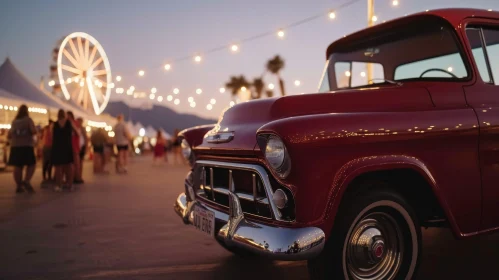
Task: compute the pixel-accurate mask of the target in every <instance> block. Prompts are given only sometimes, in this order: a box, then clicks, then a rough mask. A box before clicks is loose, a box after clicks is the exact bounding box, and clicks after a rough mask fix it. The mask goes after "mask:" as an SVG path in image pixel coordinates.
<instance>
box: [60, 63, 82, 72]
mask: <svg viewBox="0 0 499 280" xmlns="http://www.w3.org/2000/svg"><path fill="white" fill-rule="evenodd" d="M61 68H62V69H64V70H66V71H69V72H71V73H74V74H81V70H80V69H76V68H74V67H71V66H68V65H66V64H61Z"/></svg>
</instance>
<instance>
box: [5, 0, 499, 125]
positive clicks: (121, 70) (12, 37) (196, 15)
mask: <svg viewBox="0 0 499 280" xmlns="http://www.w3.org/2000/svg"><path fill="white" fill-rule="evenodd" d="M345 2H348V0H346V1H339V0H311V1H305V0H300V1H298V0H265V1H264V0H254V1H228V0H210V1H207V0H205V1H201V0H198V1H194V0H185V1H166V0H165V1H159V0H158V1H140V2H139V1H130V0H121V1H120V0H106V1H97V0H87V1H85V0H81V1H67V0H58V1H21V0H16V1H14V0H12V1H5V0H2V1H0V38H1V40H0V56H3V58H5V57H7V56H8V57H10V58H11V60H12V62H13V63H14V64H15V65H16V66H17V67H18V68H19V69H20V70H21V71H23V72H24V73H25V74H26V75H27V76H28V78H29V79H30V80H32V81H33V82H34V83H36V84H38V83H39V81H40V77H41V76H45V77H47V76H48V75H49V65H50V64H51V51H52V49H53V48H54V47H55V46H56V43H57V41H58V40H60V39H62V38H63V37H64V36H65V35H68V34H70V33H72V32H75V31H82V32H86V33H89V34H90V35H92V36H93V37H94V38H96V39H97V40H98V41H99V42H100V44H101V45H102V46H103V48H104V50H105V51H106V54H107V56H108V58H109V61H110V64H111V70H112V73H113V76H116V75H121V76H122V77H123V80H122V81H121V82H116V87H124V88H125V89H126V88H128V87H129V86H131V85H134V86H135V88H136V91H144V92H147V93H149V92H150V89H151V88H152V87H156V88H157V89H158V93H157V94H159V95H161V96H163V97H164V98H165V100H164V101H163V102H161V103H160V104H162V105H164V106H168V107H170V108H172V109H174V110H176V111H178V112H181V113H194V114H198V115H200V116H205V117H213V118H216V117H217V116H218V115H219V113H220V112H221V111H222V109H223V108H225V107H227V106H228V105H229V102H230V101H231V95H230V93H229V92H226V93H224V94H222V93H220V92H219V88H220V87H222V86H224V84H225V83H226V82H227V81H228V80H229V77H230V76H231V75H240V74H243V75H245V76H246V78H248V79H249V80H252V79H253V78H255V77H257V76H259V75H261V74H262V72H263V71H264V65H265V63H266V61H267V60H268V59H269V58H271V57H273V56H275V55H276V54H279V55H280V56H281V57H283V58H284V60H285V63H286V66H285V69H284V71H283V72H282V76H283V78H284V80H285V83H286V88H287V91H288V93H289V94H298V93H302V92H314V91H316V90H317V86H318V82H319V78H320V74H321V72H322V70H323V65H324V62H325V49H326V47H327V46H328V44H330V43H331V42H332V41H334V40H336V39H338V38H340V37H341V36H343V35H346V34H349V33H352V32H354V31H357V30H359V29H362V28H364V27H365V26H366V24H367V19H366V17H367V16H366V13H367V12H366V2H367V1H365V0H360V1H358V2H356V3H355V4H353V5H351V6H349V7H347V8H344V9H341V10H338V11H337V12H336V19H334V20H330V19H329V18H328V16H327V13H328V11H329V10H330V9H333V8H335V7H337V6H339V5H341V4H343V3H345ZM391 3H392V0H375V14H376V15H377V17H378V22H382V21H383V20H390V19H394V18H397V17H401V16H404V15H405V14H411V13H415V12H420V11H424V10H426V9H435V8H445V7H472V8H480V9H494V10H499V1H497V0H473V1H471V0H469V1H464V0H461V1H457V0H438V1H435V0H399V5H398V6H396V7H394V6H392V4H391ZM320 13H323V14H324V16H323V17H321V18H318V19H316V20H313V21H311V22H308V23H306V24H303V25H300V26H298V27H295V28H292V29H290V30H285V32H286V33H285V37H284V39H278V38H277V36H276V35H275V32H277V30H278V29H279V28H281V27H283V26H286V25H288V24H290V23H292V22H295V21H299V20H301V19H304V18H307V17H310V16H313V15H317V14H320ZM267 31H269V32H274V34H272V35H271V36H268V37H264V38H261V39H258V40H255V41H251V42H248V43H243V44H240V45H239V48H240V49H239V51H238V52H237V53H235V54H234V53H231V52H230V50H229V47H230V45H231V44H238V43H239V40H241V39H244V38H247V37H251V36H253V35H257V34H260V33H264V32H267ZM224 45H226V46H227V48H226V49H225V50H222V51H219V52H215V53H211V54H206V55H204V52H205V51H207V50H210V49H212V48H214V47H218V46H224ZM195 54H200V55H201V56H202V58H203V59H202V62H201V63H200V64H196V63H194V61H193V60H192V59H187V60H185V61H181V62H177V63H175V62H172V64H171V66H172V69H171V70H170V71H169V72H166V71H165V70H163V68H162V66H163V65H164V64H165V63H167V62H171V60H172V59H176V58H179V57H185V56H192V57H193V56H194V55H195ZM3 58H2V61H3ZM141 69H142V70H145V72H146V74H145V76H144V77H139V76H138V75H137V72H138V71H139V70H141ZM264 79H265V82H266V83H267V84H268V83H274V84H276V85H277V81H276V79H275V77H273V76H271V75H267V76H265V77H264ZM295 80H300V82H301V85H300V86H299V87H296V86H295V85H294V84H293V82H294V81H295ZM47 82H48V80H47V79H46V83H47ZM173 88H179V89H180V93H179V94H178V95H176V96H175V97H176V98H179V99H180V104H179V105H177V106H176V105H174V104H173V102H168V101H166V96H167V95H169V94H172V90H173ZM197 88H201V89H202V90H203V93H202V94H201V95H198V94H196V93H195V90H196V89H197ZM274 94H275V95H278V94H279V91H278V90H277V87H276V90H274ZM188 97H193V98H194V100H195V102H196V104H197V105H196V107H195V108H191V107H189V103H188V101H187V98H188ZM118 98H123V97H122V96H117V95H116V93H115V92H114V90H113V96H112V99H114V100H116V99H118ZM126 98H128V99H129V100H131V101H132V102H135V103H136V102H137V100H133V98H131V97H126ZM211 98H215V99H216V104H215V105H214V108H213V110H211V111H208V110H207V109H206V105H207V104H208V103H209V102H210V99H211ZM156 103H158V102H156Z"/></svg>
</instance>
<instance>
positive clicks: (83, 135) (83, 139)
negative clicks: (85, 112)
mask: <svg viewBox="0 0 499 280" xmlns="http://www.w3.org/2000/svg"><path fill="white" fill-rule="evenodd" d="M76 124H77V127H79V128H80V137H79V140H80V141H79V142H80V153H79V157H80V169H79V170H78V172H77V173H78V175H79V179H78V178H76V177H75V184H82V183H84V181H83V161H84V160H85V155H86V154H87V149H88V135H87V131H86V130H85V128H84V127H83V118H77V119H76Z"/></svg>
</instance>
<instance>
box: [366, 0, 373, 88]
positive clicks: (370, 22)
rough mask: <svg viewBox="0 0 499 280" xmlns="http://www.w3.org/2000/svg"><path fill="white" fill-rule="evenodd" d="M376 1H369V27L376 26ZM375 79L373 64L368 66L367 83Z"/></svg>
mask: <svg viewBox="0 0 499 280" xmlns="http://www.w3.org/2000/svg"><path fill="white" fill-rule="evenodd" d="M373 17H374V0H367V26H368V27H371V26H373V25H374V21H373ZM372 79H373V66H372V64H371V63H368V64H367V83H369V81H371V80H372Z"/></svg>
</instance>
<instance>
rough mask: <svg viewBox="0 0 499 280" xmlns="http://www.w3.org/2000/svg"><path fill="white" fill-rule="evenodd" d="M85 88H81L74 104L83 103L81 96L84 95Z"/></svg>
mask: <svg viewBox="0 0 499 280" xmlns="http://www.w3.org/2000/svg"><path fill="white" fill-rule="evenodd" d="M85 88H86V87H81V88H80V92H79V93H78V98H76V104H78V105H80V104H81V102H82V101H83V96H84V95H85Z"/></svg>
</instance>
